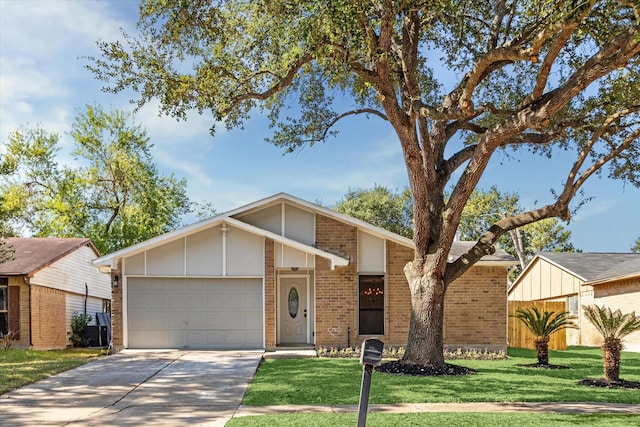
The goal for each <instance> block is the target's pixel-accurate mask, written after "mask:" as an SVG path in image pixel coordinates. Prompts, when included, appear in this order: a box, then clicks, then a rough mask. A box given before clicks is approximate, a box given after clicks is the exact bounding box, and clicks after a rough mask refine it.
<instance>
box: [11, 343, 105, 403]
mask: <svg viewBox="0 0 640 427" xmlns="http://www.w3.org/2000/svg"><path fill="white" fill-rule="evenodd" d="M103 354H104V350H101V349H98V350H96V349H87V348H72V349H67V350H51V351H35V350H13V349H8V350H0V394H3V393H6V392H8V391H9V390H13V389H15V388H18V387H22V386H24V385H27V384H31V383H34V382H36V381H38V380H41V379H43V378H46V377H48V376H51V375H54V374H57V373H58V372H62V371H66V370H67V369H71V368H75V367H76V366H80V365H83V364H85V363H87V362H88V361H89V360H91V359H92V358H95V357H98V356H101V355H103Z"/></svg>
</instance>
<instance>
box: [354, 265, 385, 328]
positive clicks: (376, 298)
mask: <svg viewBox="0 0 640 427" xmlns="http://www.w3.org/2000/svg"><path fill="white" fill-rule="evenodd" d="M358 291H359V292H358V295H359V297H358V300H359V326H358V334H359V335H384V276H382V275H367V276H365V275H362V276H359V285H358Z"/></svg>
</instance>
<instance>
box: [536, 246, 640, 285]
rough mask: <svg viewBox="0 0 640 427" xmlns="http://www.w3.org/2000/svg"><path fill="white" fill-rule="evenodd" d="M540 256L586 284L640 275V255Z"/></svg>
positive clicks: (559, 253)
mask: <svg viewBox="0 0 640 427" xmlns="http://www.w3.org/2000/svg"><path fill="white" fill-rule="evenodd" d="M538 256H539V257H540V258H544V259H546V260H547V261H549V262H551V263H553V264H556V265H557V266H559V267H561V268H563V269H565V270H567V271H569V272H571V273H572V274H573V275H575V276H577V277H578V278H580V279H582V280H583V281H585V282H595V281H604V280H607V279H612V278H616V277H625V276H629V275H635V274H638V275H640V254H634V253H595V252H589V253H581V252H576V253H567V252H542V253H539V254H538Z"/></svg>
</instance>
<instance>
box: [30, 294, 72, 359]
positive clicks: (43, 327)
mask: <svg viewBox="0 0 640 427" xmlns="http://www.w3.org/2000/svg"><path fill="white" fill-rule="evenodd" d="M31 313H32V315H33V317H32V321H31V331H32V333H33V337H32V340H31V343H32V344H33V348H34V349H38V350H50V349H61V348H66V346H67V336H66V335H67V332H66V331H67V328H66V324H65V323H66V306H65V293H64V291H61V290H59V289H52V288H46V287H44V286H38V285H34V284H32V285H31Z"/></svg>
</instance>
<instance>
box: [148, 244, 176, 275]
mask: <svg viewBox="0 0 640 427" xmlns="http://www.w3.org/2000/svg"><path fill="white" fill-rule="evenodd" d="M184 255H185V253H184V239H178V240H176V241H173V242H169V243H167V244H165V245H162V246H158V247H157V248H153V249H151V250H149V251H147V274H148V275H151V276H182V275H184V270H185V264H184V263H185V256H184Z"/></svg>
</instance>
